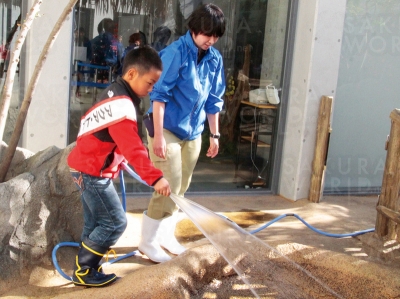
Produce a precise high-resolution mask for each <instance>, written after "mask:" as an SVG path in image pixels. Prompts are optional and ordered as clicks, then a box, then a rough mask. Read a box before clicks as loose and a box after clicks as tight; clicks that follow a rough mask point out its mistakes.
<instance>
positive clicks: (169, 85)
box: [150, 46, 182, 102]
mask: <svg viewBox="0 0 400 299" xmlns="http://www.w3.org/2000/svg"><path fill="white" fill-rule="evenodd" d="M181 55H182V54H181V52H180V51H179V49H177V48H175V47H172V46H170V47H167V48H165V49H164V50H163V51H161V53H160V57H161V61H162V63H163V71H162V73H161V76H160V79H159V80H158V81H157V83H156V84H155V85H154V87H153V91H152V92H151V93H150V99H151V100H158V101H163V102H169V101H170V99H171V98H172V89H173V88H174V87H175V85H176V82H177V80H178V77H179V69H180V67H181V60H182V59H181Z"/></svg>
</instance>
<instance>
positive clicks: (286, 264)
mask: <svg viewBox="0 0 400 299" xmlns="http://www.w3.org/2000/svg"><path fill="white" fill-rule="evenodd" d="M123 166H124V169H125V170H126V171H127V172H128V173H129V174H130V175H131V176H132V177H134V178H135V179H137V180H138V181H139V182H142V183H143V184H146V182H144V181H143V180H142V179H141V177H140V176H138V175H137V174H136V173H135V172H134V171H133V170H132V169H131V168H130V167H129V166H128V165H127V164H126V163H124V164H123ZM146 185H147V184H146ZM170 197H171V199H172V200H173V201H174V202H175V203H176V204H177V206H178V207H179V208H180V209H181V210H182V211H183V212H185V214H186V215H187V216H188V217H189V218H190V220H192V222H193V223H194V224H195V225H196V226H197V228H198V229H199V230H200V231H201V232H202V233H203V234H204V235H205V236H206V238H207V239H208V240H209V241H210V242H211V244H213V245H214V247H215V248H216V249H217V250H218V252H219V253H220V254H221V256H222V257H223V258H224V259H225V260H226V261H227V262H228V264H229V265H230V266H231V267H232V268H233V269H234V270H235V272H236V273H237V274H238V275H239V277H240V278H241V279H242V281H243V282H244V283H245V284H246V285H247V286H248V287H249V289H250V291H251V292H252V294H253V295H254V296H255V297H256V298H260V294H259V293H260V292H263V293H264V295H267V296H268V297H273V298H275V299H287V298H293V299H295V298H343V297H342V296H341V295H339V294H338V293H336V292H335V291H334V290H332V289H331V288H330V287H329V286H328V285H327V284H326V283H324V282H322V281H321V280H319V279H318V278H316V277H315V276H314V275H312V274H311V273H310V272H309V271H307V270H306V269H304V268H302V267H301V266H300V265H298V264H296V263H295V262H293V261H292V260H290V259H289V258H288V257H287V256H284V255H282V254H281V253H280V252H279V251H277V250H276V249H275V248H273V247H271V246H269V245H268V244H267V243H264V242H262V241H261V240H260V239H258V238H257V237H255V236H253V235H252V234H250V233H248V232H246V231H245V230H244V229H242V228H241V227H240V226H238V225H237V224H236V223H235V222H233V221H231V220H229V219H228V218H226V217H224V216H221V215H218V214H216V213H214V212H213V211H210V210H208V209H207V208H205V207H203V206H201V205H199V204H197V203H195V202H193V201H191V200H189V199H187V198H184V197H181V196H178V195H175V194H171V196H170ZM260 278H262V279H260ZM260 280H261V281H262V286H260V283H259V282H260ZM305 284H307V286H308V288H307V289H304V285H305ZM260 288H263V290H260Z"/></svg>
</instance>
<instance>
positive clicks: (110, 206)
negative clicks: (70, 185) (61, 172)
mask: <svg viewBox="0 0 400 299" xmlns="http://www.w3.org/2000/svg"><path fill="white" fill-rule="evenodd" d="M71 175H72V178H73V180H74V182H75V184H76V185H77V186H78V188H79V189H80V192H81V202H82V206H83V220H84V227H83V231H82V236H81V240H82V241H83V240H85V239H86V238H89V239H90V240H91V241H93V242H95V243H96V244H98V245H99V246H102V247H106V248H109V247H110V246H112V245H114V244H115V243H117V241H118V239H119V238H120V237H121V235H122V234H123V232H124V231H125V229H126V226H127V219H126V215H125V212H124V209H123V208H122V205H121V202H120V199H119V196H118V193H117V191H116V190H115V187H114V184H113V182H112V179H109V178H100V177H94V176H91V175H88V174H85V173H81V172H71Z"/></svg>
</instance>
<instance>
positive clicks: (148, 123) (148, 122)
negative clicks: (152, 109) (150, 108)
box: [143, 113, 154, 138]
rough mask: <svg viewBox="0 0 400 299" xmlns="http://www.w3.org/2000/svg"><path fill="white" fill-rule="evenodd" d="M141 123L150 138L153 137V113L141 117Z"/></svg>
mask: <svg viewBox="0 0 400 299" xmlns="http://www.w3.org/2000/svg"><path fill="white" fill-rule="evenodd" d="M143 123H144V126H145V127H146V130H147V132H148V134H149V136H150V137H151V138H153V137H154V122H153V113H147V114H145V115H144V116H143Z"/></svg>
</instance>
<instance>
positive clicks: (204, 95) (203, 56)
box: [139, 4, 226, 262]
mask: <svg viewBox="0 0 400 299" xmlns="http://www.w3.org/2000/svg"><path fill="white" fill-rule="evenodd" d="M225 23H226V21H225V18H224V14H223V12H222V11H221V9H220V8H219V7H218V6H216V5H213V4H205V5H202V6H200V7H199V8H198V9H196V10H195V11H194V12H193V13H192V14H191V15H190V17H189V20H188V27H189V30H188V32H187V33H186V35H184V36H182V37H180V38H179V39H178V40H177V41H175V42H173V43H172V44H171V45H169V46H168V47H166V48H165V49H164V50H162V51H161V52H160V57H161V60H162V62H163V72H162V74H161V77H160V80H159V81H158V82H157V83H156V84H155V85H154V88H153V91H152V92H151V94H150V100H151V107H150V110H149V113H152V114H153V119H154V136H148V144H149V152H150V158H151V160H152V161H153V163H154V165H155V167H157V168H159V169H161V170H162V172H163V173H164V177H165V178H166V179H167V180H168V182H169V183H170V186H171V192H172V193H175V194H178V195H181V196H183V195H184V193H185V192H186V190H187V189H188V188H189V184H190V181H191V178H192V174H193V170H194V167H195V165H196V163H197V160H198V157H199V154H200V149H201V134H202V132H203V130H204V123H205V121H206V119H207V120H208V124H209V128H210V132H211V135H210V147H209V149H208V151H207V156H208V157H211V158H214V157H215V156H216V155H217V154H218V146H219V143H218V138H219V127H218V123H219V120H218V119H219V112H220V111H221V109H222V106H223V100H222V96H223V94H224V92H225V79H224V78H225V76H224V68H223V60H222V56H221V54H220V53H219V52H218V51H217V50H216V49H215V48H213V47H212V46H213V44H214V43H216V42H217V41H218V39H219V38H220V37H221V36H222V35H223V34H224V32H225ZM176 212H177V207H176V205H175V203H174V202H173V201H172V200H171V199H170V198H169V197H165V196H161V195H159V194H157V193H153V195H152V198H151V200H150V203H149V206H148V209H147V211H145V212H144V213H143V223H142V236H141V240H140V243H139V250H140V251H141V252H142V253H144V254H146V255H147V256H148V258H149V259H151V260H152V261H154V262H164V261H167V260H169V259H171V257H170V256H169V255H168V254H167V253H166V252H165V251H164V250H163V248H164V249H166V250H168V251H169V252H170V253H172V254H175V255H178V254H180V253H182V252H183V251H185V249H186V248H185V247H183V246H182V245H180V244H179V243H178V241H177V240H176V238H175V236H174V232H175V226H176V221H177V213H176Z"/></svg>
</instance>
